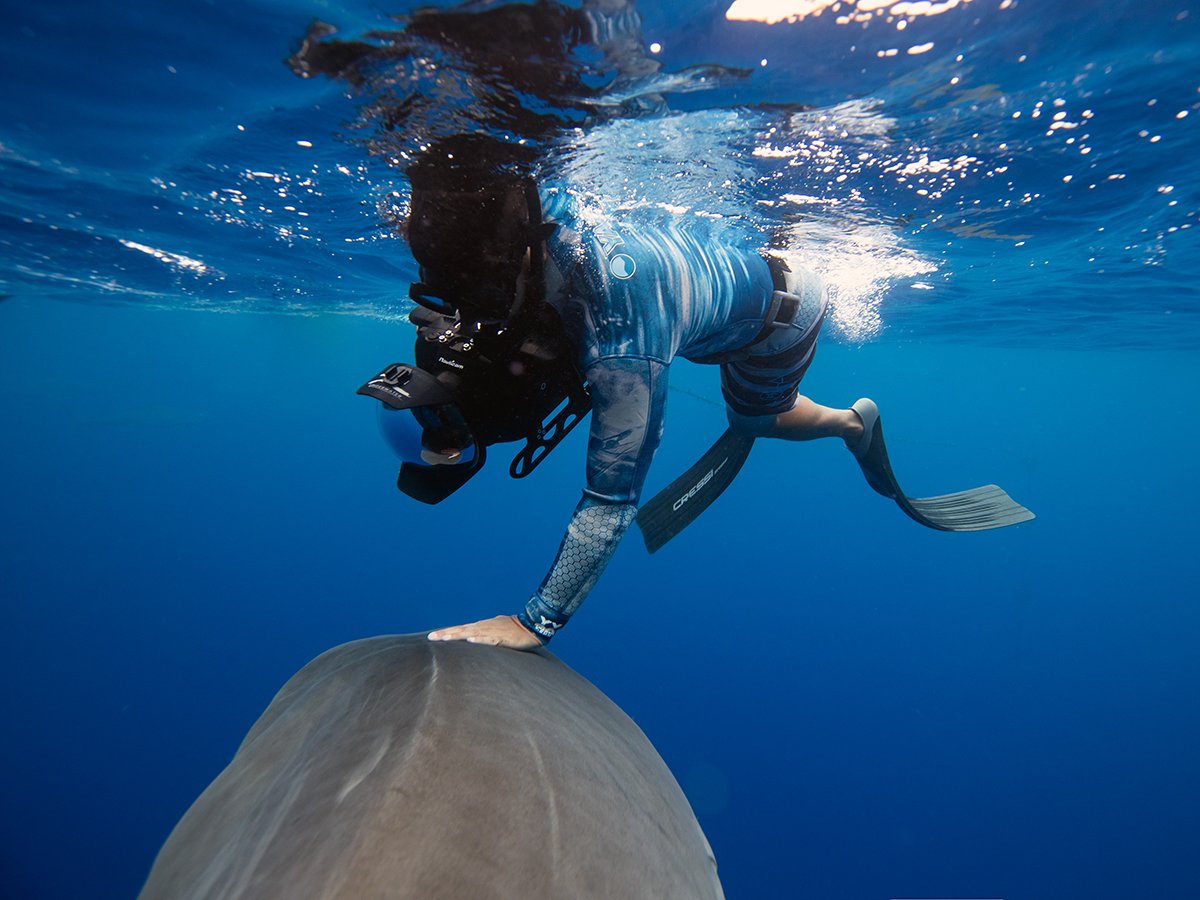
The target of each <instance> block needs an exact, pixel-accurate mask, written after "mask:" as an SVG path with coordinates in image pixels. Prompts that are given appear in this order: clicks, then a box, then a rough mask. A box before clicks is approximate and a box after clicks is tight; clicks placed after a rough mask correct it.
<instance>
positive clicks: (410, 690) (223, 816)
mask: <svg viewBox="0 0 1200 900" xmlns="http://www.w3.org/2000/svg"><path fill="white" fill-rule="evenodd" d="M139 896H140V897H141V900H166V898H170V900H191V898H218V897H219V898H250V897H253V898H275V897H278V898H289V900H308V898H313V900H316V898H322V900H324V898H346V900H349V898H355V900H363V898H422V900H426V898H432V900H441V898H446V900H450V898H454V900H471V898H513V900H518V898H520V900H537V898H547V900H549V898H563V897H569V898H592V897H595V898H601V897H603V898H671V900H679V898H705V900H707V898H722V897H723V896H724V894H723V892H722V890H721V884H720V880H719V878H718V876H717V866H716V861H715V858H714V856H713V852H712V849H711V847H710V846H709V843H708V841H707V839H706V838H705V836H704V833H703V831H702V829H701V827H700V824H699V822H698V821H697V819H696V816H695V814H694V813H693V811H692V809H691V806H690V805H689V803H688V801H687V798H686V797H685V796H684V793H683V791H682V790H681V789H680V787H679V785H678V783H677V782H676V780H675V778H674V777H673V776H672V774H671V771H670V769H669V768H668V767H667V765H666V763H665V762H664V761H663V759H662V757H661V756H660V755H659V754H658V752H657V751H656V750H655V749H654V747H653V745H652V744H651V743H650V741H649V740H648V739H647V738H646V736H645V734H643V733H642V731H641V729H640V728H638V726H637V725H636V724H635V723H634V722H633V720H632V719H630V718H629V716H627V715H626V714H625V713H624V712H622V711H621V710H620V709H619V708H618V707H617V706H616V704H614V703H613V702H612V701H611V700H610V699H609V698H608V697H606V696H605V695H604V694H603V693H602V692H601V691H600V690H599V689H598V688H596V687H595V686H594V685H593V684H591V683H590V682H589V681H587V680H586V679H585V678H583V677H582V676H581V675H579V674H578V673H576V672H575V671H573V670H572V669H571V668H570V667H569V666H567V665H566V664H565V663H563V662H562V661H561V660H559V659H558V658H557V657H556V656H555V655H554V654H552V653H550V652H549V651H548V650H545V649H539V650H536V651H534V652H530V653H525V652H519V651H514V650H510V649H504V648H498V647H489V646H482V645H477V644H467V643H462V642H431V641H428V640H427V639H426V636H425V635H423V634H410V635H387V636H381V637H373V638H367V639H364V640H359V641H354V642H352V643H349V644H343V645H341V646H339V647H335V648H333V649H331V650H329V651H327V652H325V653H324V654H322V655H321V656H319V657H317V658H316V659H315V660H313V661H312V662H310V663H309V664H308V665H306V666H305V667H304V668H302V669H301V670H300V671H299V672H297V673H296V674H295V675H294V676H293V677H292V678H291V679H289V680H288V681H287V683H286V684H285V685H284V686H283V687H282V689H281V690H280V691H279V692H278V694H277V695H276V696H275V698H274V699H273V700H272V701H271V703H270V705H269V706H268V707H267V709H266V710H265V711H264V712H263V714H262V716H261V717H260V718H259V719H258V721H257V722H256V723H255V724H254V726H253V727H252V728H251V729H250V731H249V733H248V734H247V735H246V737H245V739H244V740H243V741H242V743H241V745H240V746H239V747H238V749H237V751H236V753H235V754H234V756H233V759H232V760H231V761H230V763H229V764H228V766H226V767H225V769H224V770H223V771H222V772H220V774H218V775H217V777H216V778H215V779H214V780H213V781H212V783H211V784H210V785H209V786H208V788H207V789H205V790H204V792H203V793H201V795H200V796H199V797H198V798H197V799H196V800H195V802H194V803H193V804H192V805H191V807H190V808H189V809H188V810H187V812H186V813H185V814H184V816H183V818H182V819H181V820H180V821H179V823H178V824H177V825H176V826H175V828H174V829H173V830H172V831H171V833H170V835H169V836H168V837H167V839H166V842H165V843H164V845H163V847H162V849H161V850H160V852H159V853H158V855H157V858H156V859H155V861H154V864H153V867H152V868H151V870H150V873H149V876H148V878H147V880H146V882H145V885H144V887H143V889H142V891H141V893H140V895H139Z"/></svg>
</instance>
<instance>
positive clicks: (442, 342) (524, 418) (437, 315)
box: [358, 292, 591, 504]
mask: <svg viewBox="0 0 1200 900" xmlns="http://www.w3.org/2000/svg"><path fill="white" fill-rule="evenodd" d="M414 298H415V299H417V300H418V302H421V300H422V299H423V298H421V297H417V296H416V294H415V292H414ZM430 305H432V304H430ZM409 318H410V319H411V321H412V322H413V324H414V325H416V326H417V341H416V353H415V355H416V362H415V364H414V365H407V364H403V363H395V364H393V365H390V366H388V367H387V368H386V369H384V370H383V371H382V372H380V373H379V374H378V375H376V376H375V377H374V378H372V379H371V380H370V381H368V382H367V383H366V384H364V385H363V386H362V387H360V388H359V389H358V393H359V394H363V395H365V396H368V397H374V398H375V399H377V400H379V401H380V402H381V403H383V404H384V406H385V407H387V408H388V411H387V412H381V416H390V414H391V412H390V411H401V410H407V411H409V413H411V415H412V419H413V421H415V423H416V427H417V428H419V429H420V430H421V434H422V437H421V441H422V443H423V444H424V445H425V448H426V450H425V452H423V453H421V454H420V456H424V457H427V456H428V455H429V451H431V450H436V449H437V448H435V447H430V446H429V441H430V437H429V436H430V434H431V432H432V431H433V430H435V427H434V421H435V419H437V420H438V421H441V422H447V421H450V420H453V421H456V422H459V423H462V425H461V426H460V434H461V431H462V426H465V431H466V434H465V435H462V439H460V441H459V442H460V443H461V442H463V440H464V439H465V441H466V443H467V444H469V447H467V446H465V447H464V448H462V449H463V452H462V453H461V456H459V457H458V460H457V461H455V462H442V463H441V464H430V463H428V462H426V461H425V460H423V459H421V458H419V457H416V456H410V457H408V458H406V457H404V456H402V464H401V466H400V474H399V476H398V477H397V480H396V487H398V488H399V489H400V490H401V491H403V492H404V493H405V494H407V495H408V496H410V497H412V498H414V499H416V500H420V501H421V502H422V503H430V504H434V503H440V502H441V501H442V500H444V499H445V498H446V497H448V496H450V494H452V493H454V492H455V491H456V490H458V489H459V488H460V487H462V486H463V485H464V484H465V483H466V482H467V481H468V480H470V478H471V477H472V476H473V475H474V474H475V473H476V472H478V471H479V470H480V469H481V468H482V467H483V463H484V461H485V459H486V448H487V447H489V446H491V445H492V444H499V443H506V442H510V441H519V440H524V441H525V444H524V446H523V447H521V449H520V450H519V451H518V452H517V454H516V456H515V457H514V458H513V460H512V462H511V463H510V465H509V470H508V471H509V474H510V475H511V476H512V477H513V478H524V477H525V476H526V475H528V474H529V473H530V472H532V471H533V470H534V469H535V468H537V466H538V465H539V464H540V463H541V461H542V460H543V459H545V458H546V456H547V455H548V454H549V453H550V451H551V450H553V449H554V448H555V447H556V446H558V444H559V443H560V442H561V441H562V440H563V438H565V437H566V436H567V435H568V434H569V433H570V432H571V430H572V429H573V428H574V427H575V426H576V425H578V424H579V422H580V421H582V419H583V418H584V417H586V416H587V414H588V412H590V411H591V398H590V397H589V395H588V391H587V386H586V385H585V383H584V381H583V378H582V376H581V375H580V372H579V369H578V367H577V366H576V364H575V362H574V348H573V347H572V345H571V342H570V341H569V339H568V338H567V336H566V333H565V331H564V330H563V327H562V324H561V322H560V321H559V318H558V314H557V313H556V312H555V311H554V310H553V309H552V308H550V307H549V306H548V305H545V304H540V305H538V306H537V307H535V308H534V309H532V310H527V312H526V315H525V316H523V317H522V318H523V319H524V321H521V322H519V323H518V322H505V323H487V322H482V323H481V322H474V323H471V322H467V321H465V320H464V319H463V318H462V317H461V316H460V315H458V314H453V315H452V314H450V313H449V312H448V311H441V310H435V309H430V308H427V307H426V306H419V307H418V308H417V309H415V310H413V312H412V313H411V314H410V316H409ZM409 413H405V421H406V423H407V424H408V425H409V426H411V425H412V423H411V422H408V421H407V417H408V415H409ZM393 446H395V442H393Z"/></svg>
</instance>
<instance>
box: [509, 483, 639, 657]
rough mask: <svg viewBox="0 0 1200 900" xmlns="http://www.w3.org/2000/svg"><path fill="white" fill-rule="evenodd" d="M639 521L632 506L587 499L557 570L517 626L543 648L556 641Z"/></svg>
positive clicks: (562, 548)
mask: <svg viewBox="0 0 1200 900" xmlns="http://www.w3.org/2000/svg"><path fill="white" fill-rule="evenodd" d="M636 515H637V507H636V506H635V505H634V504H632V503H603V502H600V501H598V500H595V499H592V498H590V497H586V496H585V497H584V498H583V500H582V501H581V502H580V504H579V505H578V506H577V507H576V508H575V513H574V515H572V516H571V522H570V524H569V525H568V526H567V533H566V534H565V535H564V536H563V540H562V543H561V544H560V545H559V547H558V555H557V556H555V558H554V565H553V566H551V567H550V571H549V573H548V574H547V575H546V577H545V579H543V581H542V585H541V587H539V588H538V589H537V590H536V591H535V592H534V594H533V596H532V597H530V598H529V602H528V603H526V604H525V609H523V610H522V611H521V612H520V613H518V614H517V619H518V621H520V623H521V624H522V625H524V626H525V627H526V628H528V629H529V630H530V631H532V632H533V633H534V634H536V635H537V636H538V637H539V638H541V640H542V641H543V642H546V641H549V640H550V638H552V637H554V635H555V633H557V632H558V630H559V629H560V628H562V627H563V626H564V625H566V624H567V621H568V620H569V619H570V618H571V616H572V615H573V614H574V612H575V610H577V609H578V608H579V605H580V604H581V603H582V602H583V600H584V598H585V597H587V595H588V592H589V591H591V589H592V587H593V586H594V585H595V584H596V581H597V580H598V579H599V578H600V575H601V573H602V572H603V571H604V567H605V566H607V565H608V561H609V560H610V559H611V558H612V555H613V553H614V552H615V551H616V549H617V545H618V544H619V543H620V542H621V538H622V537H623V536H624V534H625V532H626V531H627V530H628V528H629V526H630V525H631V524H633V520H634V517H635V516H636Z"/></svg>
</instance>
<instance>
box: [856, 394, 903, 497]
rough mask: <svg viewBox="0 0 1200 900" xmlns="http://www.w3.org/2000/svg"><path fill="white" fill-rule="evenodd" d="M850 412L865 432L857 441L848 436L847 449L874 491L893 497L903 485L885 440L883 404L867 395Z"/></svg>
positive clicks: (857, 401)
mask: <svg viewBox="0 0 1200 900" xmlns="http://www.w3.org/2000/svg"><path fill="white" fill-rule="evenodd" d="M850 411H851V412H853V413H854V415H855V416H856V417H857V418H858V420H859V422H860V423H861V424H862V432H861V434H860V435H859V436H858V438H857V439H856V440H851V438H850V437H847V438H846V449H847V450H849V451H850V452H851V453H853V454H854V458H855V459H857V460H858V465H859V468H861V469H862V472H863V475H864V476H865V477H866V479H867V484H869V485H870V486H871V488H872V490H874V491H875V493H877V494H882V495H883V496H884V497H887V498H888V499H890V500H895V499H896V497H897V496H898V495H899V493H900V492H899V486H898V485H897V484H896V479H895V477H894V476H893V475H892V466H891V463H890V462H889V460H888V455H887V447H886V446H885V445H884V443H883V426H882V425H880V424H879V407H878V406H876V405H875V401H873V400H870V399H868V398H866V397H863V398H862V399H860V400H856V401H855V402H854V405H853V406H851V407H850Z"/></svg>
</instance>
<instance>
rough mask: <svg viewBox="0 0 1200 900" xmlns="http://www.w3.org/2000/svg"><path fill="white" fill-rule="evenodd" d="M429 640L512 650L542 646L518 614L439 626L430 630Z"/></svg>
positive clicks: (534, 648)
mask: <svg viewBox="0 0 1200 900" xmlns="http://www.w3.org/2000/svg"><path fill="white" fill-rule="evenodd" d="M429 640H431V641H466V642H467V643H469V644H489V645H491V646H493V647H508V648H509V649H511V650H536V649H537V648H538V647H540V646H542V642H541V641H540V640H538V638H537V636H536V635H534V633H533V632H531V631H530V630H529V629H527V628H526V627H525V626H524V625H522V624H521V623H520V622H518V621H517V617H516V616H496V617H495V618H492V619H482V620H481V621H479V622H471V623H470V624H469V625H455V626H454V627H453V628H439V629H438V630H437V631H431V632H429Z"/></svg>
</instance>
